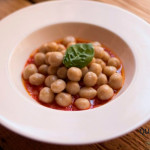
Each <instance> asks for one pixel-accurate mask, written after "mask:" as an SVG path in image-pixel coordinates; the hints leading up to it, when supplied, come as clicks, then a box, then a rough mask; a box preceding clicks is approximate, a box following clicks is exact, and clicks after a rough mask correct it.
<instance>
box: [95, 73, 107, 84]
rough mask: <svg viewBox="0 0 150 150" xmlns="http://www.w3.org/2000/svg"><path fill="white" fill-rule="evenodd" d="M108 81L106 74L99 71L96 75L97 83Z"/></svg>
mask: <svg viewBox="0 0 150 150" xmlns="http://www.w3.org/2000/svg"><path fill="white" fill-rule="evenodd" d="M107 82H108V81H107V76H106V75H105V74H103V73H101V74H100V75H99V76H98V79H97V85H103V84H106V83H107Z"/></svg>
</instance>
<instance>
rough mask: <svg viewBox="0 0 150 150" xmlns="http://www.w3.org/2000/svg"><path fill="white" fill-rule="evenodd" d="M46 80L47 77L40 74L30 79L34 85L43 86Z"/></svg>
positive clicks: (35, 74)
mask: <svg viewBox="0 0 150 150" xmlns="http://www.w3.org/2000/svg"><path fill="white" fill-rule="evenodd" d="M44 80H45V76H44V75H42V74H40V73H34V74H32V75H31V76H30V77H29V82H30V84H32V85H41V84H43V82H44Z"/></svg>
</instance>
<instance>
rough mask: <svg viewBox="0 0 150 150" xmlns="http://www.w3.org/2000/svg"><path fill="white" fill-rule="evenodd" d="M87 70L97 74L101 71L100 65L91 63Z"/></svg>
mask: <svg viewBox="0 0 150 150" xmlns="http://www.w3.org/2000/svg"><path fill="white" fill-rule="evenodd" d="M89 71H91V72H94V73H95V74H96V75H97V76H98V75H99V74H100V73H101V72H102V67H101V65H100V64H97V63H92V64H91V65H90V67H89Z"/></svg>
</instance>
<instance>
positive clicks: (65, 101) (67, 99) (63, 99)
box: [55, 92, 72, 107]
mask: <svg viewBox="0 0 150 150" xmlns="http://www.w3.org/2000/svg"><path fill="white" fill-rule="evenodd" d="M55 100H56V103H57V104H58V105H59V106H62V107H67V106H69V105H70V104H71V103H72V97H71V95H70V94H68V93H64V92H61V93H59V94H57V96H56V98H55Z"/></svg>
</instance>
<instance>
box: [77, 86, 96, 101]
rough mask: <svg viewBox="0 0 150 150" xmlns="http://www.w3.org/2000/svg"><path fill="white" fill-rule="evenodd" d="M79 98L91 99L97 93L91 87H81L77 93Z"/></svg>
mask: <svg viewBox="0 0 150 150" xmlns="http://www.w3.org/2000/svg"><path fill="white" fill-rule="evenodd" d="M79 95H80V97H82V98H87V99H92V98H94V97H95V96H96V95H97V91H96V90H95V89H94V88H92V87H83V88H81V89H80V92H79Z"/></svg>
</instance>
